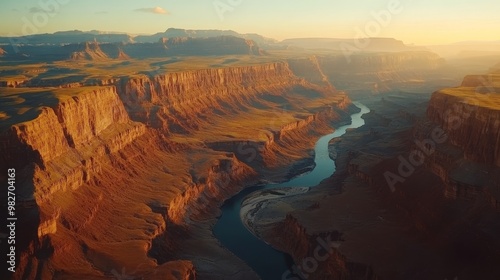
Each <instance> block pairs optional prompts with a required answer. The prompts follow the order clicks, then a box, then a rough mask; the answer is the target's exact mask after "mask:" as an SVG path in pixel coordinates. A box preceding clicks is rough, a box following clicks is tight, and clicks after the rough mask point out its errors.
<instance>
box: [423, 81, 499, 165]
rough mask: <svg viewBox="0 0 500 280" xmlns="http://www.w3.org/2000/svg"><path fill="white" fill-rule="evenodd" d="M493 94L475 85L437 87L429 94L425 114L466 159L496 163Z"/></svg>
mask: <svg viewBox="0 0 500 280" xmlns="http://www.w3.org/2000/svg"><path fill="white" fill-rule="evenodd" d="M497 99H498V98H497V96H495V95H483V94H480V93H476V92H475V88H457V89H446V90H441V91H438V92H436V93H434V94H433V95H432V98H431V101H430V102H429V107H428V110H427V116H428V117H429V119H431V120H432V121H434V122H436V123H437V124H439V125H440V126H441V127H442V128H443V129H444V130H445V131H446V132H447V135H448V136H449V139H450V141H451V142H452V143H453V144H454V145H456V146H458V147H460V148H462V149H463V151H464V153H465V157H466V159H470V160H473V161H478V162H481V163H486V164H492V165H496V166H500V110H499V109H498V108H496V106H497V105H496V104H497V103H496V100H497Z"/></svg>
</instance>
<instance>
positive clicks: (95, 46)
mask: <svg viewBox="0 0 500 280" xmlns="http://www.w3.org/2000/svg"><path fill="white" fill-rule="evenodd" d="M70 59H71V60H93V61H103V60H107V59H108V56H107V55H106V54H105V53H104V52H103V51H102V50H101V48H100V46H99V43H97V41H94V42H85V43H83V44H78V45H77V50H76V51H73V53H71V57H70Z"/></svg>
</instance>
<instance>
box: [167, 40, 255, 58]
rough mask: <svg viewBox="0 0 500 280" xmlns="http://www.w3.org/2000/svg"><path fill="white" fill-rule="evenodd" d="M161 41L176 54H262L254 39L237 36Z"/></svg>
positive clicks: (169, 51)
mask: <svg viewBox="0 0 500 280" xmlns="http://www.w3.org/2000/svg"><path fill="white" fill-rule="evenodd" d="M159 43H160V45H161V46H162V48H163V50H164V51H165V53H166V54H174V55H231V54H249V55H261V54H262V52H261V50H260V48H259V46H257V44H256V43H255V42H254V41H252V40H247V39H243V38H238V37H235V36H219V37H209V38H192V37H176V38H160V40H159Z"/></svg>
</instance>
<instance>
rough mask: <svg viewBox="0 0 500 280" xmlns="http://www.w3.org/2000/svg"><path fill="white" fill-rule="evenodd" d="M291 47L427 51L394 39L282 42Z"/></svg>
mask: <svg viewBox="0 0 500 280" xmlns="http://www.w3.org/2000/svg"><path fill="white" fill-rule="evenodd" d="M280 43H281V44H284V45H288V46H289V47H295V48H302V49H328V50H338V51H347V52H361V51H363V52H400V51H410V50H412V51H413V50H426V49H425V48H423V47H413V46H408V45H405V44H404V43H403V41H400V40H396V39H394V38H360V39H354V38H352V39H349V38H348V39H338V38H294V39H286V40H283V41H281V42H280Z"/></svg>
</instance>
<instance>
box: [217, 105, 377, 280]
mask: <svg viewBox="0 0 500 280" xmlns="http://www.w3.org/2000/svg"><path fill="white" fill-rule="evenodd" d="M354 105H356V106H357V107H358V108H360V109H361V111H360V112H359V113H355V114H352V115H351V120H352V121H351V124H349V125H344V126H341V127H339V128H337V129H336V130H335V132H333V133H330V134H328V135H325V136H323V137H321V138H320V139H319V140H318V141H317V142H316V145H315V147H314V151H315V157H314V162H315V163H316V166H315V167H314V169H313V170H312V171H311V172H309V173H306V174H304V175H302V176H298V177H295V178H294V179H292V180H290V181H288V182H285V183H281V184H273V183H271V184H267V185H257V186H253V187H249V188H246V189H244V190H243V191H241V192H240V193H238V194H237V195H235V196H233V197H232V198H230V199H229V200H227V201H226V202H225V203H224V205H223V206H222V208H221V210H222V215H221V217H220V218H219V220H218V221H217V223H216V224H215V227H214V229H213V232H214V235H215V237H216V238H217V239H218V240H219V241H220V242H221V244H222V245H224V247H226V248H228V249H229V250H230V251H231V252H233V253H234V254H235V255H236V256H238V257H239V258H240V259H242V260H243V261H245V262H246V263H247V264H248V265H249V266H250V267H251V268H252V269H253V270H254V271H255V272H257V274H259V276H260V277H261V278H262V280H278V279H282V275H283V273H284V272H286V271H287V270H288V269H289V268H290V267H291V266H292V265H293V260H292V258H291V257H290V256H289V255H287V254H285V253H283V252H280V251H278V250H275V249H274V248H273V247H271V246H270V245H268V244H267V243H265V242H264V241H262V240H260V239H258V238H257V237H255V236H254V235H253V234H252V233H251V232H249V231H248V230H247V228H246V227H245V226H244V225H243V223H242V222H241V219H240V206H241V202H242V201H243V200H244V199H245V197H246V196H247V195H249V194H250V193H252V192H255V191H258V190H263V189H273V188H280V187H313V186H316V185H318V184H319V183H320V182H321V181H322V180H324V179H326V178H328V177H330V176H331V175H332V174H333V172H335V162H334V161H333V160H332V159H330V157H329V152H328V143H329V142H330V140H331V139H333V138H337V137H340V136H342V135H344V134H345V133H346V131H347V129H352V128H358V127H361V126H363V125H364V124H365V121H364V120H363V119H362V118H361V117H362V116H363V115H364V114H366V113H368V112H370V109H368V108H367V107H366V106H364V105H363V104H361V103H358V102H354Z"/></svg>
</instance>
